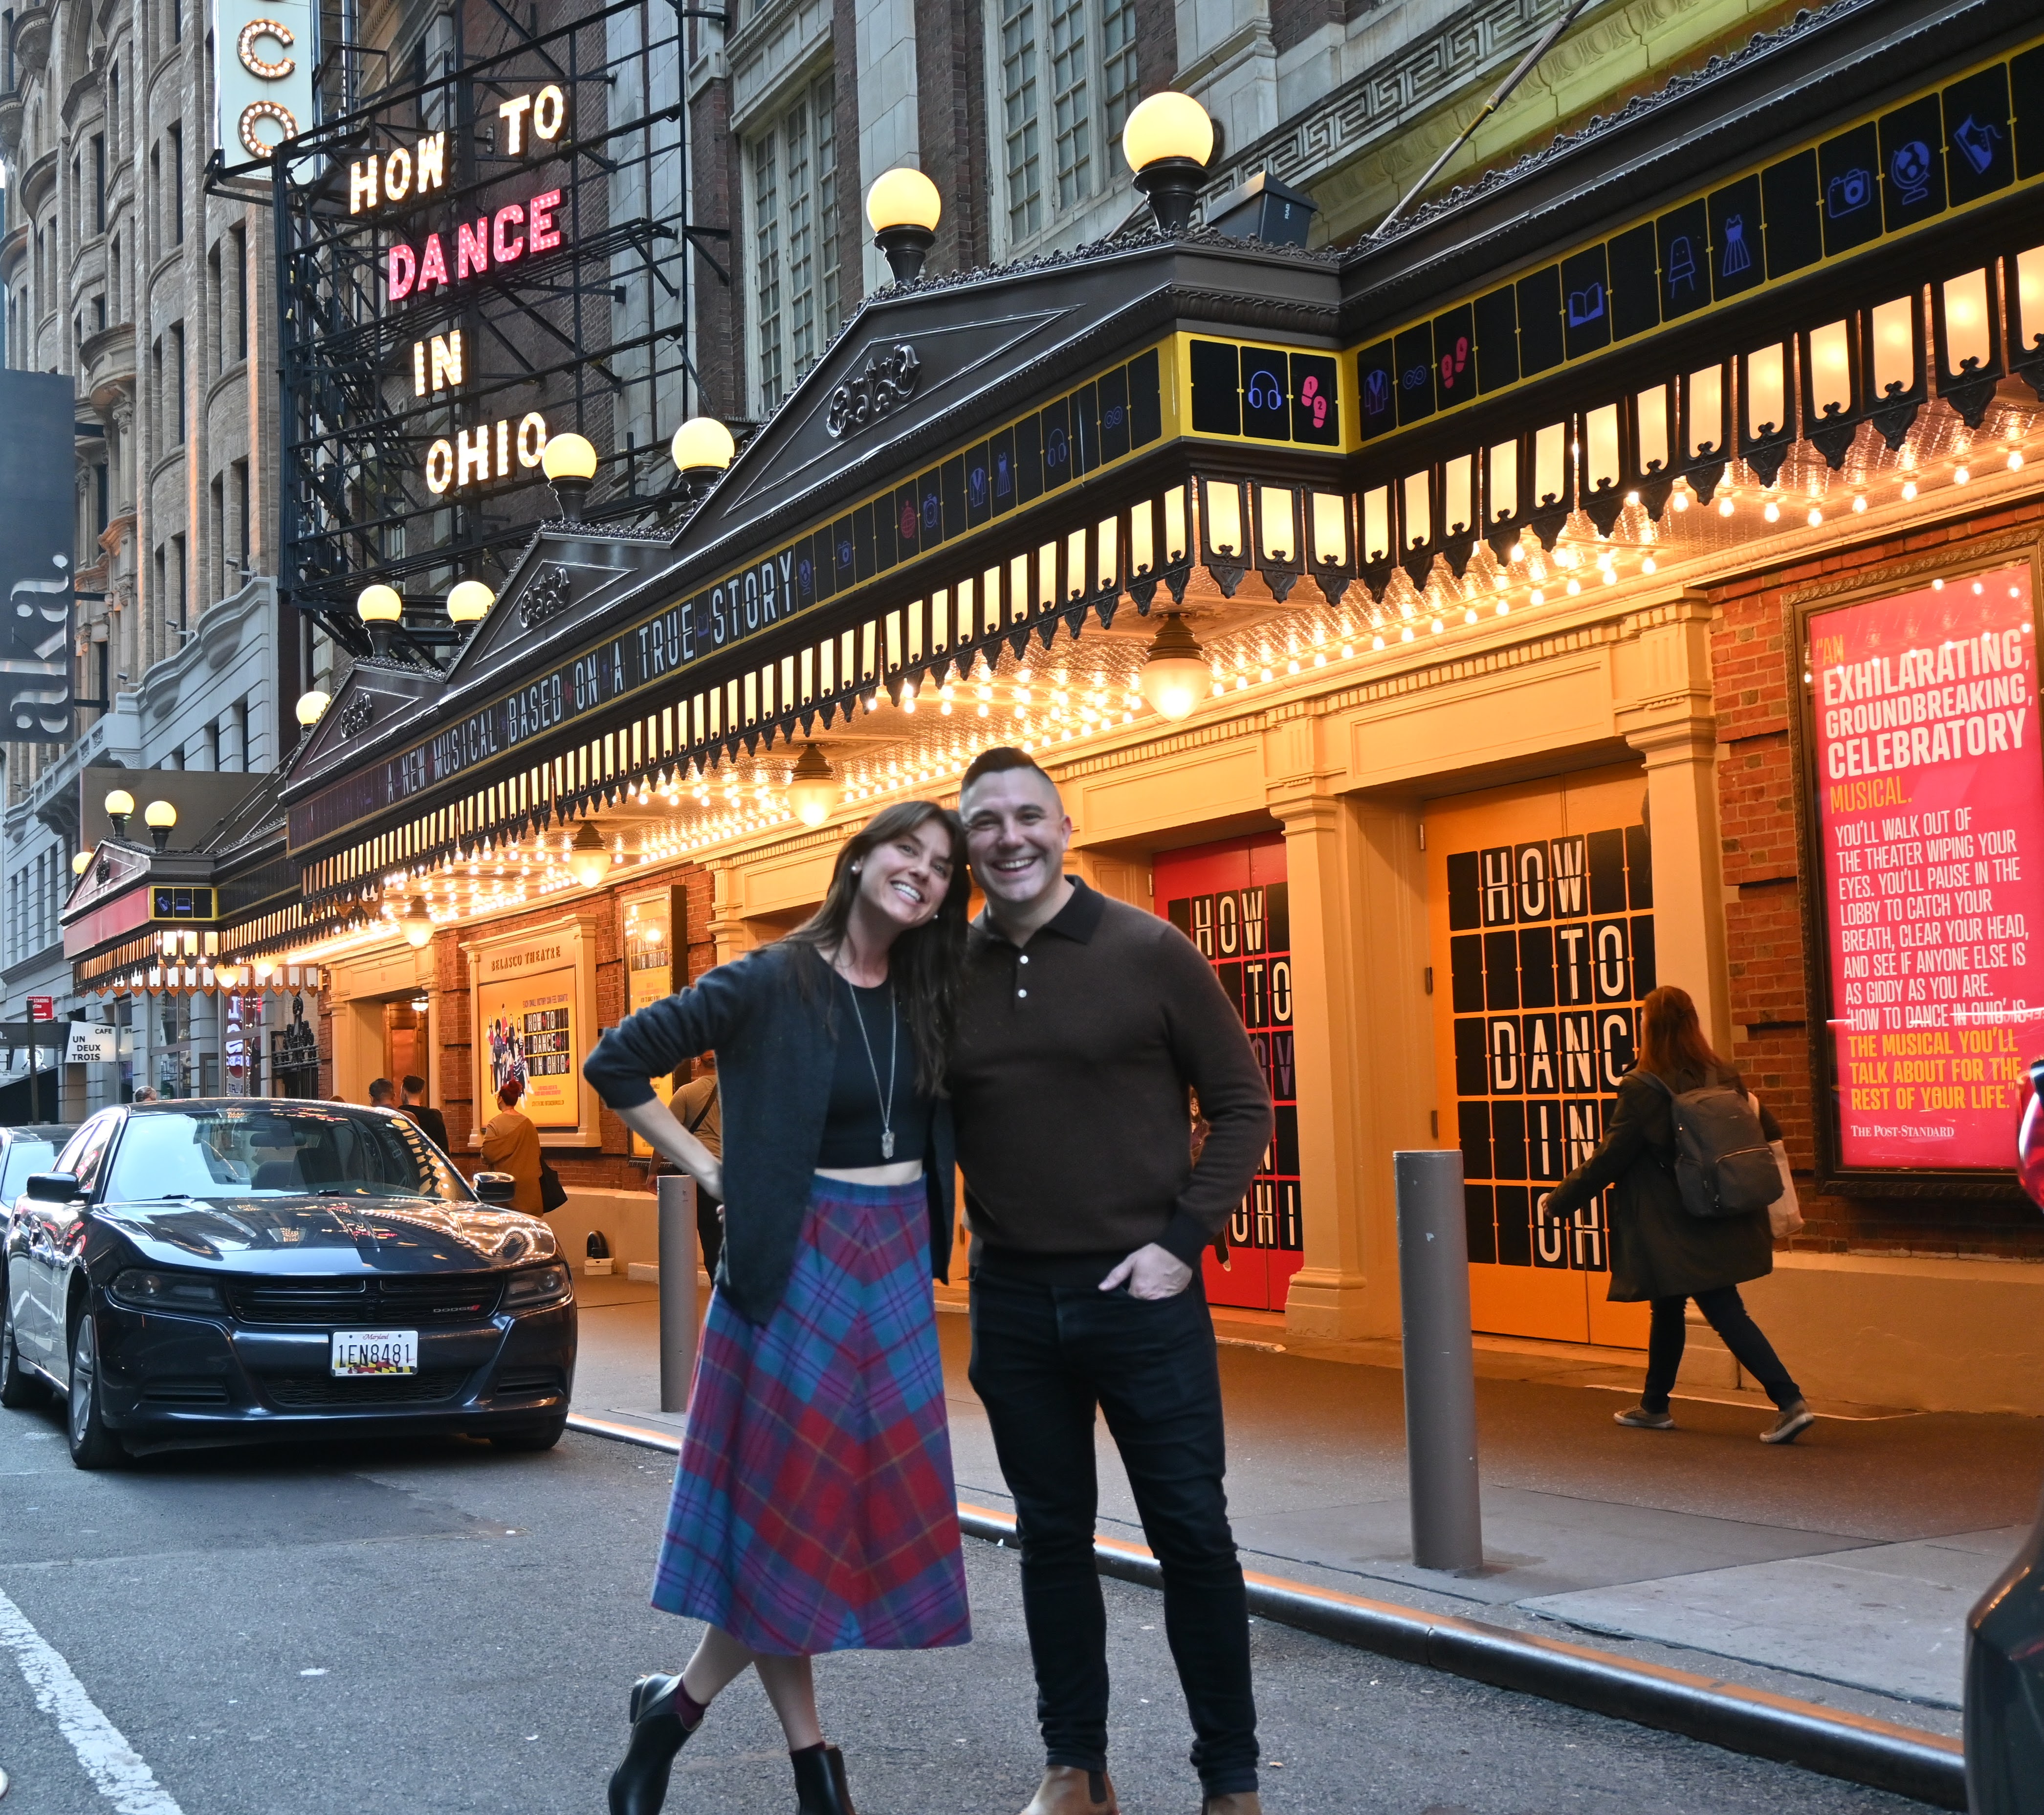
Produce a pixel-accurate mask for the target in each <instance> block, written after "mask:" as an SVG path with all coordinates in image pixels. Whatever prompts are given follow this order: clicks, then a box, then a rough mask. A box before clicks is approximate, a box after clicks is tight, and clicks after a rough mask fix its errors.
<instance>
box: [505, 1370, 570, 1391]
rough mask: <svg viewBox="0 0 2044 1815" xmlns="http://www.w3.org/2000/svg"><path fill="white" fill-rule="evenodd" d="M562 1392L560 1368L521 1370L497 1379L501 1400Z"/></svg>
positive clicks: (509, 1372)
mask: <svg viewBox="0 0 2044 1815" xmlns="http://www.w3.org/2000/svg"><path fill="white" fill-rule="evenodd" d="M560 1390H561V1371H560V1370H559V1368H558V1367H526V1368H521V1369H517V1370H514V1371H508V1372H505V1373H503V1374H500V1375H498V1377H497V1392H498V1396H499V1397H500V1398H510V1397H512V1396H513V1395H516V1396H517V1397H518V1398H528V1397H529V1396H531V1395H532V1394H546V1393H558V1392H559V1391H560Z"/></svg>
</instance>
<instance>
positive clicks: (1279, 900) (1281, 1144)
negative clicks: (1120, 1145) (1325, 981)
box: [1151, 833, 1305, 1311]
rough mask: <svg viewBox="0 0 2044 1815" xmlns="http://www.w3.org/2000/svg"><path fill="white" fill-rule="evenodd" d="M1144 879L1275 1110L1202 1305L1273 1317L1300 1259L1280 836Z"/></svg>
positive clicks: (1169, 856) (1166, 864) (1288, 945)
mask: <svg viewBox="0 0 2044 1815" xmlns="http://www.w3.org/2000/svg"><path fill="white" fill-rule="evenodd" d="M1151 876H1152V886H1153V887H1154V889H1155V897H1154V899H1155V903H1156V906H1157V911H1158V913H1162V914H1163V915H1164V916H1165V917H1166V918H1167V919H1169V920H1170V922H1171V924H1172V925H1174V926H1175V927H1177V928H1178V930H1179V931H1180V932H1182V933H1183V934H1185V936H1186V937H1187V938H1188V939H1189V940H1192V942H1193V944H1195V945H1197V947H1198V948H1200V951H1201V953H1202V954H1204V956H1205V958H1206V959H1207V961H1208V963H1210V964H1212V966H1213V967H1214V974H1215V975H1216V976H1218V977H1219V978H1220V983H1221V987H1222V988H1223V989H1224V990H1226V991H1227V993H1228V1000H1229V1001H1230V1002H1233V1003H1234V1004H1235V1012H1236V1013H1238V1014H1239V1015H1240V1016H1241V1017H1242V1021H1243V1026H1244V1027H1246V1028H1247V1029H1248V1030H1249V1042H1250V1044H1251V1046H1252V1047H1254V1048H1255V1051H1256V1056H1257V1058H1258V1060H1259V1061H1260V1062H1261V1063H1262V1066H1263V1071H1264V1075H1265V1077H1266V1078H1267V1079H1269V1080H1270V1095H1271V1100H1272V1102H1274V1104H1275V1105H1276V1106H1277V1129H1276V1132H1275V1133H1274V1135H1273V1136H1272V1137H1271V1141H1270V1148H1269V1149H1268V1151H1266V1153H1265V1154H1264V1156H1263V1163H1262V1166H1261V1167H1259V1168H1258V1171H1257V1174H1256V1177H1255V1179H1254V1181H1253V1182H1251V1186H1250V1187H1249V1194H1248V1196H1247V1197H1246V1198H1243V1201H1242V1202H1241V1203H1240V1204H1239V1205H1238V1206H1236V1208H1235V1213H1234V1214H1233V1215H1232V1216H1231V1217H1229V1219H1228V1259H1227V1261H1226V1262H1225V1263H1224V1262H1222V1261H1221V1260H1220V1259H1218V1258H1216V1256H1215V1255H1214V1253H1213V1252H1212V1250H1211V1249H1209V1250H1208V1253H1207V1257H1206V1282H1207V1296H1208V1298H1209V1299H1210V1300H1211V1301H1212V1302H1213V1303H1215V1304H1216V1305H1241V1306H1244V1307H1246V1308H1247V1309H1252V1310H1258V1311H1281V1310H1282V1309H1284V1308H1285V1282H1286V1281H1287V1280H1289V1279H1290V1278H1291V1277H1292V1275H1293V1274H1294V1273H1296V1272H1297V1271H1298V1270H1299V1267H1300V1264H1301V1262H1302V1261H1304V1259H1305V1256H1304V1252H1302V1250H1303V1249H1304V1245H1305V1243H1304V1235H1303V1233H1302V1229H1303V1226H1304V1225H1303V1224H1302V1222H1301V1211H1300V1203H1299V1107H1298V1086H1297V1083H1296V1082H1295V1081H1294V1079H1293V1070H1292V932H1291V917H1290V913H1289V904H1288V903H1287V901H1286V898H1285V839H1284V835H1283V834H1282V833H1270V834H1267V835H1266V836H1260V837H1255V838H1231V839H1229V840H1227V841H1226V842H1225V843H1223V844H1201V845H1197V846H1195V847H1194V848H1192V849H1190V850H1187V851H1167V852H1162V853H1161V854H1160V855H1159V856H1158V857H1157V858H1156V859H1155V863H1154V864H1153V866H1152V869H1151Z"/></svg>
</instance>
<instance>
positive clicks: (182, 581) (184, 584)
mask: <svg viewBox="0 0 2044 1815" xmlns="http://www.w3.org/2000/svg"><path fill="white" fill-rule="evenodd" d="M171 565H172V566H173V567H175V568H176V569H177V572H176V574H175V575H174V576H173V577H174V579H175V583H176V586H177V591H178V628H179V629H180V630H187V629H190V627H191V590H190V589H191V575H190V572H189V571H188V570H187V569H186V565H185V539H184V537H183V536H172V537H171Z"/></svg>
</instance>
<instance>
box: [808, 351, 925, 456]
mask: <svg viewBox="0 0 2044 1815" xmlns="http://www.w3.org/2000/svg"><path fill="white" fill-rule="evenodd" d="M922 370H923V362H922V361H921V360H919V359H917V358H916V349H915V348H913V347H912V346H910V345H909V343H908V342H907V341H905V340H902V341H899V342H897V344H895V345H893V346H892V347H889V348H888V349H887V350H886V352H878V353H875V354H874V356H872V358H870V360H867V361H866V369H865V371H862V372H859V373H856V374H855V375H853V376H852V377H851V378H848V379H846V380H845V381H844V383H843V384H841V385H840V386H838V387H837V389H836V390H834V391H832V393H831V394H830V408H829V411H828V413H827V414H826V415H825V417H824V427H825V428H826V429H828V430H829V431H830V433H832V436H840V437H841V436H846V435H856V434H857V433H859V430H860V429H864V428H866V427H868V426H869V425H871V424H873V423H875V422H878V421H880V419H881V418H882V417H884V416H887V415H890V414H891V413H893V411H895V410H898V409H900V408H901V406H902V405H903V404H905V403H906V402H908V401H909V398H911V397H912V396H913V395H914V394H915V390H916V381H917V379H919V378H920V376H921V375H922Z"/></svg>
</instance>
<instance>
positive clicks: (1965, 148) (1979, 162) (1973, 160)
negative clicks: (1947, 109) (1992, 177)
mask: <svg viewBox="0 0 2044 1815" xmlns="http://www.w3.org/2000/svg"><path fill="white" fill-rule="evenodd" d="M2001 136H2002V132H2001V129H2000V127H1999V126H1995V125H1984V124H1982V122H1981V121H1978V120H1976V119H1975V118H1974V117H1973V115H1972V114H1970V113H1969V114H1968V115H1967V116H1966V117H1965V118H1964V119H1963V120H1961V121H1960V122H1959V123H1958V125H1956V126H1954V128H1953V129H1952V143H1953V144H1955V145H1957V146H1958V148H1959V152H1960V154H1961V156H1963V157H1964V158H1965V160H1966V162H1967V163H1969V164H1971V165H1972V166H1973V175H1975V176H1985V175H1987V167H1988V165H1989V164H1991V163H1993V162H1994V142H1995V140H1996V139H1998V138H2000V137H2001Z"/></svg>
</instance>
